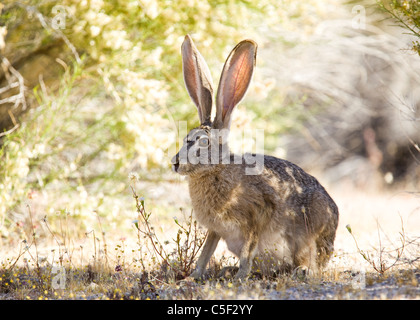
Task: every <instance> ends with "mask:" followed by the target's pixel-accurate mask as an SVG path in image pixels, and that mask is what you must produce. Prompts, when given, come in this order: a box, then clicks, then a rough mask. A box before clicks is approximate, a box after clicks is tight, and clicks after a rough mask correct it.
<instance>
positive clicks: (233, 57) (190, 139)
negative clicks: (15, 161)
mask: <svg viewBox="0 0 420 320" xmlns="http://www.w3.org/2000/svg"><path fill="white" fill-rule="evenodd" d="M181 52H182V63H183V64H182V66H183V73H184V81H185V85H186V88H187V91H188V93H189V95H190V97H191V99H192V100H193V102H194V104H195V105H196V106H197V109H198V116H199V119H200V123H201V125H200V126H199V127H197V128H194V129H192V130H191V131H190V132H189V133H188V135H187V136H186V137H185V139H184V144H183V146H182V147H181V149H180V150H179V152H178V154H177V155H176V156H174V157H173V158H172V160H171V162H172V169H173V170H174V171H175V172H177V173H179V174H181V175H186V176H187V177H188V186H189V193H190V197H191V201H192V206H193V209H194V212H195V215H196V218H197V220H198V222H199V223H201V224H203V225H204V226H205V227H207V228H208V230H209V233H208V237H207V239H206V242H205V244H204V247H203V250H202V253H201V256H200V258H199V259H198V262H197V266H196V268H195V270H194V272H193V273H192V275H191V276H192V277H194V278H195V279H199V278H201V277H202V276H203V274H204V271H205V269H206V266H207V263H208V262H209V260H210V258H211V256H212V254H213V253H214V250H215V249H216V246H217V244H218V242H219V240H220V238H222V239H223V240H225V241H226V243H227V246H228V248H229V250H230V251H232V252H233V253H234V254H235V255H236V256H238V257H239V261H240V265H239V269H238V272H237V273H236V276H235V278H236V279H245V278H247V277H248V276H249V273H250V272H251V269H252V267H253V266H254V269H255V268H258V269H259V270H262V271H263V270H266V271H272V270H276V271H279V270H289V271H291V270H294V269H295V268H298V267H301V268H305V269H307V270H308V271H309V272H311V271H312V272H315V273H317V272H318V271H319V270H321V269H322V267H324V266H325V264H326V263H327V262H328V260H329V257H330V255H331V253H332V251H333V249H334V239H335V233H336V229H337V224H338V208H337V206H336V204H335V203H334V201H333V200H332V199H331V197H330V196H329V195H328V193H327V191H325V189H324V188H323V187H322V186H321V185H320V183H319V182H318V181H317V180H316V179H315V178H314V177H313V176H311V175H309V174H308V173H306V172H305V171H303V170H302V169H301V168H300V167H298V166H297V165H295V164H293V163H291V162H288V161H286V160H282V159H278V158H275V157H272V156H266V155H259V156H258V155H255V154H244V155H240V156H238V155H235V154H232V153H231V152H230V151H229V148H228V143H227V136H228V133H229V129H230V121H231V114H232V111H233V109H234V107H235V106H236V105H237V104H238V103H239V102H240V101H241V99H242V98H243V96H244V95H245V93H246V91H247V89H248V86H249V83H250V80H251V77H252V74H253V70H254V66H255V61H256V60H255V59H256V52H257V44H256V43H255V42H254V41H252V40H244V41H241V42H240V43H239V44H237V45H236V47H235V48H234V49H233V50H232V52H231V53H230V54H229V56H228V58H227V60H226V62H225V65H224V67H223V71H222V74H221V78H220V82H219V87H218V90H217V95H216V115H215V118H214V120H213V121H212V120H211V109H212V100H213V98H212V95H213V85H212V78H211V75H210V71H209V68H208V66H207V64H206V62H205V61H204V59H203V57H202V56H201V54H200V53H199V51H198V50H197V48H196V47H195V45H194V43H193V41H192V39H191V37H190V36H189V35H187V36H185V40H184V42H183V44H182V48H181ZM250 159H251V160H252V159H254V160H255V161H250ZM238 160H239V161H238ZM252 170H254V171H252ZM253 264H254V265H253Z"/></svg>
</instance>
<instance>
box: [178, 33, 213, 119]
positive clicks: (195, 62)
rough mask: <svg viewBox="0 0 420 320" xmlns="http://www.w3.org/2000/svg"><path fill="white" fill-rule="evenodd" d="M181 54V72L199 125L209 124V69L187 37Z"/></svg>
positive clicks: (187, 36)
mask: <svg viewBox="0 0 420 320" xmlns="http://www.w3.org/2000/svg"><path fill="white" fill-rule="evenodd" d="M181 52H182V71H183V73H184V81H185V86H186V87H187V91H188V93H189V95H190V97H191V99H192V101H193V102H194V103H195V105H196V106H197V109H198V116H199V118H200V122H201V124H204V123H210V122H211V119H210V116H211V107H212V103H213V97H212V96H213V81H212V78H211V75H210V71H209V67H208V66H207V64H206V62H205V61H204V58H203V57H202V56H201V54H200V52H199V51H198V50H197V48H196V47H195V45H194V42H193V41H192V39H191V37H190V36H189V35H186V36H185V40H184V42H183V43H182V47H181Z"/></svg>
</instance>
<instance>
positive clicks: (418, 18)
mask: <svg viewBox="0 0 420 320" xmlns="http://www.w3.org/2000/svg"><path fill="white" fill-rule="evenodd" d="M379 6H380V7H381V8H382V9H384V10H385V11H386V12H387V13H388V14H390V15H391V16H392V17H393V18H394V19H395V20H396V21H397V22H398V24H399V25H400V26H401V27H403V28H405V29H407V30H408V31H410V33H411V34H413V35H414V36H416V37H417V38H420V3H419V1H418V0H381V1H380V2H379ZM413 50H414V51H416V52H417V53H418V54H419V55H420V43H419V41H413Z"/></svg>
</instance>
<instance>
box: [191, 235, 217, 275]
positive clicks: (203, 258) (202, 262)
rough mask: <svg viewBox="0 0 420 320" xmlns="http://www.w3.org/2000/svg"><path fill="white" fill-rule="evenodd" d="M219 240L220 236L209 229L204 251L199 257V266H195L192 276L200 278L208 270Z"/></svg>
mask: <svg viewBox="0 0 420 320" xmlns="http://www.w3.org/2000/svg"><path fill="white" fill-rule="evenodd" d="M219 240H220V236H219V235H218V234H217V233H216V232H214V231H209V234H208V236H207V239H206V242H205V243H204V247H203V251H202V252H201V255H200V258H198V261H197V266H196V267H195V270H194V272H193V273H192V274H191V277H193V278H194V279H196V280H198V279H200V278H201V277H202V276H203V273H204V271H205V270H206V266H207V264H208V263H209V260H210V258H211V256H212V255H213V253H214V250H216V247H217V244H218V242H219Z"/></svg>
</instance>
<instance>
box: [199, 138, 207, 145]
mask: <svg viewBox="0 0 420 320" xmlns="http://www.w3.org/2000/svg"><path fill="white" fill-rule="evenodd" d="M208 145H209V138H207V137H201V138H200V140H198V146H199V147H207V146H208Z"/></svg>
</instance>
